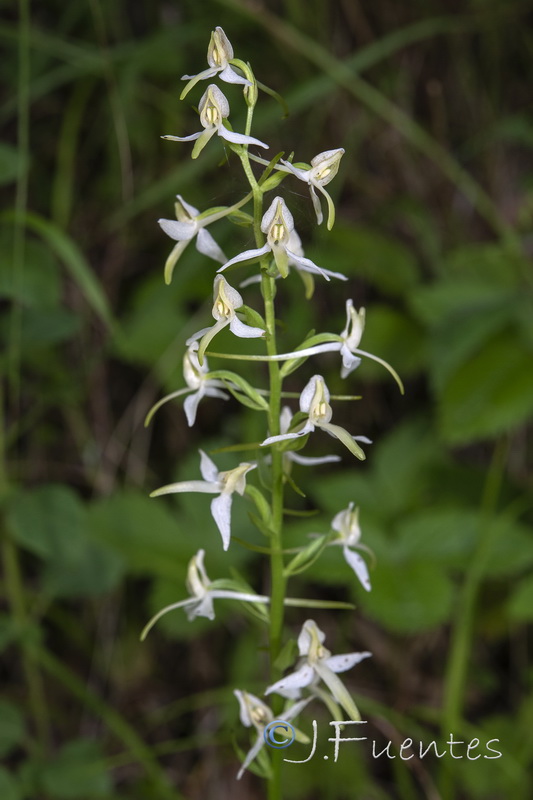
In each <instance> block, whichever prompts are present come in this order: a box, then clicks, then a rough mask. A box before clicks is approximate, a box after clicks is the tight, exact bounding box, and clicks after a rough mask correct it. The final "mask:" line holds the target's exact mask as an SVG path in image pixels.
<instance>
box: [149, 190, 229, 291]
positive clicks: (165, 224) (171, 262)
mask: <svg viewBox="0 0 533 800" xmlns="http://www.w3.org/2000/svg"><path fill="white" fill-rule="evenodd" d="M176 197H177V199H178V202H177V203H175V209H176V219H175V220H173V219H160V220H158V222H159V224H160V225H161V227H162V229H163V230H164V231H165V233H166V234H167V236H170V238H171V239H175V240H176V241H177V244H176V245H174V248H173V249H172V251H171V253H170V255H169V257H168V258H167V261H166V264H165V283H166V284H169V283H170V281H171V280H172V273H173V272H174V267H175V266H176V263H177V261H178V259H179V257H180V256H181V254H182V253H183V251H184V250H185V248H186V247H187V245H188V244H189V242H191V241H192V240H193V239H194V237H195V236H196V249H197V250H198V252H199V253H201V254H202V255H204V256H208V258H212V259H214V260H215V261H219V262H220V263H221V264H223V263H224V261H226V256H225V255H224V253H223V252H222V250H221V249H220V247H219V246H218V244H217V243H216V242H215V240H214V239H213V237H212V236H211V234H210V233H209V232H208V231H206V230H205V228H206V227H207V225H210V224H211V223H212V222H215V221H216V220H217V219H222V217H225V216H226V215H227V213H228V210H227V209H226V208H225V209H224V210H223V211H218V212H217V213H214V214H207V215H206V216H204V217H202V216H201V215H200V212H199V211H198V209H197V208H195V207H194V206H191V205H190V204H189V203H186V202H185V200H184V199H183V197H182V196H181V195H180V194H178V195H176Z"/></svg>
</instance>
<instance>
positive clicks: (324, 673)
mask: <svg viewBox="0 0 533 800" xmlns="http://www.w3.org/2000/svg"><path fill="white" fill-rule="evenodd" d="M315 669H316V671H317V673H318V674H319V675H320V677H321V678H322V680H323V681H324V683H325V684H326V686H327V687H328V689H329V690H330V692H331V694H332V695H333V697H334V699H335V700H336V701H337V702H338V703H339V705H341V706H342V708H343V709H344V710H345V711H346V713H347V714H348V715H349V717H350V719H353V720H359V719H361V715H360V713H359V709H358V708H357V706H356V705H355V703H354V701H353V700H352V698H351V696H350V693H349V692H348V690H347V688H346V686H345V685H344V684H343V682H342V681H341V679H340V678H337V676H336V674H335V673H334V672H333V670H331V669H330V667H328V665H327V664H326V662H325V661H320V660H319V661H318V662H317V664H316V667H315Z"/></svg>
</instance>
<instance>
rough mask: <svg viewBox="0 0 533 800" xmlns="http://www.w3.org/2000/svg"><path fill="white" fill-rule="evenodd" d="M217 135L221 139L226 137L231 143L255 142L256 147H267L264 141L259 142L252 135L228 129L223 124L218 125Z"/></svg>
mask: <svg viewBox="0 0 533 800" xmlns="http://www.w3.org/2000/svg"><path fill="white" fill-rule="evenodd" d="M218 135H219V136H220V137H222V139H226V141H228V142H232V143H233V144H255V145H257V146H258V147H264V148H265V149H266V150H268V148H269V145H268V144H266V143H265V142H261V141H260V140H259V139H255V138H254V137H253V136H246V135H245V134H244V133H236V132H235V131H230V130H228V128H226V127H225V126H224V125H219V126H218Z"/></svg>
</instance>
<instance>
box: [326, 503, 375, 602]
mask: <svg viewBox="0 0 533 800" xmlns="http://www.w3.org/2000/svg"><path fill="white" fill-rule="evenodd" d="M331 527H332V528H333V530H334V531H336V532H337V533H338V537H337V538H336V539H333V541H331V542H330V543H329V544H330V545H341V547H342V552H343V554H344V560H345V561H346V563H347V564H348V565H349V566H350V567H351V568H352V569H353V571H354V572H355V574H356V576H357V578H359V580H360V582H361V584H362V586H363V588H364V589H366V591H367V592H369V591H370V590H371V588H372V586H371V584H370V577H369V575H368V567H367V566H366V564H365V562H364V561H363V559H362V558H361V556H360V555H359V554H358V553H356V552H355V549H359V550H366V551H367V552H371V551H369V550H368V548H367V547H365V546H364V545H363V544H361V528H360V526H359V509H358V508H356V509H355V511H354V504H353V503H350V505H349V506H348V508H345V509H344V510H343V511H339V513H338V514H336V515H335V517H334V518H333V521H332V523H331Z"/></svg>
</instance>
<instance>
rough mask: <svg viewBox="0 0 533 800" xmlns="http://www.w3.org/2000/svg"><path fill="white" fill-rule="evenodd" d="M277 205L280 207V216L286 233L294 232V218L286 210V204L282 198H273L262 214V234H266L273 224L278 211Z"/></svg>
mask: <svg viewBox="0 0 533 800" xmlns="http://www.w3.org/2000/svg"><path fill="white" fill-rule="evenodd" d="M278 205H279V206H280V207H281V215H282V217H283V220H284V222H285V225H286V226H287V230H288V231H292V230H294V218H293V216H292V214H291V212H290V211H289V209H288V208H287V204H286V202H285V200H284V199H283V197H275V198H274V199H273V200H272V202H271V203H270V205H269V207H268V208H267V210H266V211H265V213H264V214H263V219H262V220H261V230H262V231H263V233H268V231H269V228H270V226H271V225H272V223H273V222H274V217H275V216H276V214H277V211H278Z"/></svg>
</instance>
